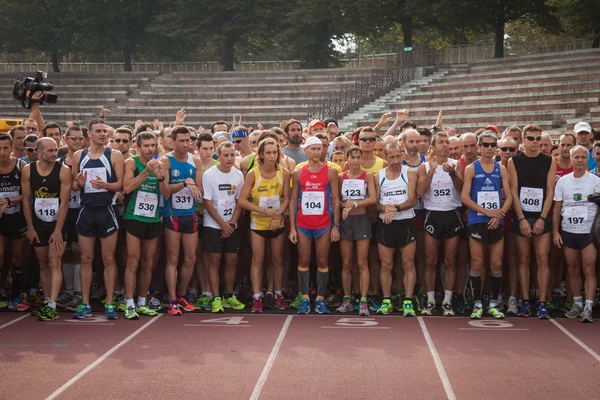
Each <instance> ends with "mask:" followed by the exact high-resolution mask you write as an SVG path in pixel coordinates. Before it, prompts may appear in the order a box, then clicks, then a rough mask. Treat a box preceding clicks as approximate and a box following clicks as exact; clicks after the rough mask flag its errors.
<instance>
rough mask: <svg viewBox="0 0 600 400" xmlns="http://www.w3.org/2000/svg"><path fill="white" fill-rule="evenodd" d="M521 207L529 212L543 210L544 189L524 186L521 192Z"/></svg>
mask: <svg viewBox="0 0 600 400" xmlns="http://www.w3.org/2000/svg"><path fill="white" fill-rule="evenodd" d="M519 199H521V209H522V210H523V211H527V212H542V206H543V202H544V201H543V199H544V190H543V189H540V188H530V187H525V186H523V187H522V188H521V193H520V194H519Z"/></svg>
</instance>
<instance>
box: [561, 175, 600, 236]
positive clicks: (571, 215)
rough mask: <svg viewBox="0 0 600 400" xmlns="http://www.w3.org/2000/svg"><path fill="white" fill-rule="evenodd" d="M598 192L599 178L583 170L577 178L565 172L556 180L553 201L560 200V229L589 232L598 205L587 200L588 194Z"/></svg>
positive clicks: (599, 187) (572, 231)
mask: <svg viewBox="0 0 600 400" xmlns="http://www.w3.org/2000/svg"><path fill="white" fill-rule="evenodd" d="M595 192H600V178H598V177H597V176H595V175H593V174H591V173H590V172H587V171H586V172H585V174H584V175H583V176H581V177H579V178H575V176H574V175H573V173H570V174H567V175H565V176H563V177H562V178H560V179H559V180H558V182H556V189H555V191H554V201H562V202H563V203H562V209H561V211H560V214H561V215H562V224H561V226H562V230H563V231H565V232H569V233H576V234H589V233H590V229H591V227H592V223H593V221H594V216H595V215H596V210H597V209H598V206H596V204H595V203H591V202H589V201H587V197H588V195H590V194H592V193H595Z"/></svg>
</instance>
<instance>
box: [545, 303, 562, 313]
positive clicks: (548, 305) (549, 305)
mask: <svg viewBox="0 0 600 400" xmlns="http://www.w3.org/2000/svg"><path fill="white" fill-rule="evenodd" d="M546 309H547V310H548V312H551V313H555V312H557V311H558V310H559V309H560V308H559V307H558V305H557V304H556V303H555V302H554V300H550V301H548V302H547V303H546Z"/></svg>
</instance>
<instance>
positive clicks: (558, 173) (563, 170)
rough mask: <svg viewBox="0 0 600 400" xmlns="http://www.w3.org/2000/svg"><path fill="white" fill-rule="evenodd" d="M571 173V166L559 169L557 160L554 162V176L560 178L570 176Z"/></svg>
mask: <svg viewBox="0 0 600 400" xmlns="http://www.w3.org/2000/svg"><path fill="white" fill-rule="evenodd" d="M571 172H573V166H572V165H571V167H569V168H561V167H560V165H558V160H556V176H558V177H559V178H562V177H563V176H565V175H567V174H570V173H571Z"/></svg>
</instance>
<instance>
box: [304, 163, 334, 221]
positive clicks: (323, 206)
mask: <svg viewBox="0 0 600 400" xmlns="http://www.w3.org/2000/svg"><path fill="white" fill-rule="evenodd" d="M328 171H329V167H328V166H327V164H322V167H321V170H320V171H319V172H316V173H313V172H310V171H309V170H308V165H305V166H304V167H302V169H301V172H300V179H299V182H298V183H299V186H300V187H299V188H298V208H297V210H296V225H298V226H299V227H300V228H304V229H325V228H327V227H329V226H330V225H331V223H332V216H333V210H332V209H331V202H330V199H331V186H330V185H329V174H328Z"/></svg>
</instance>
